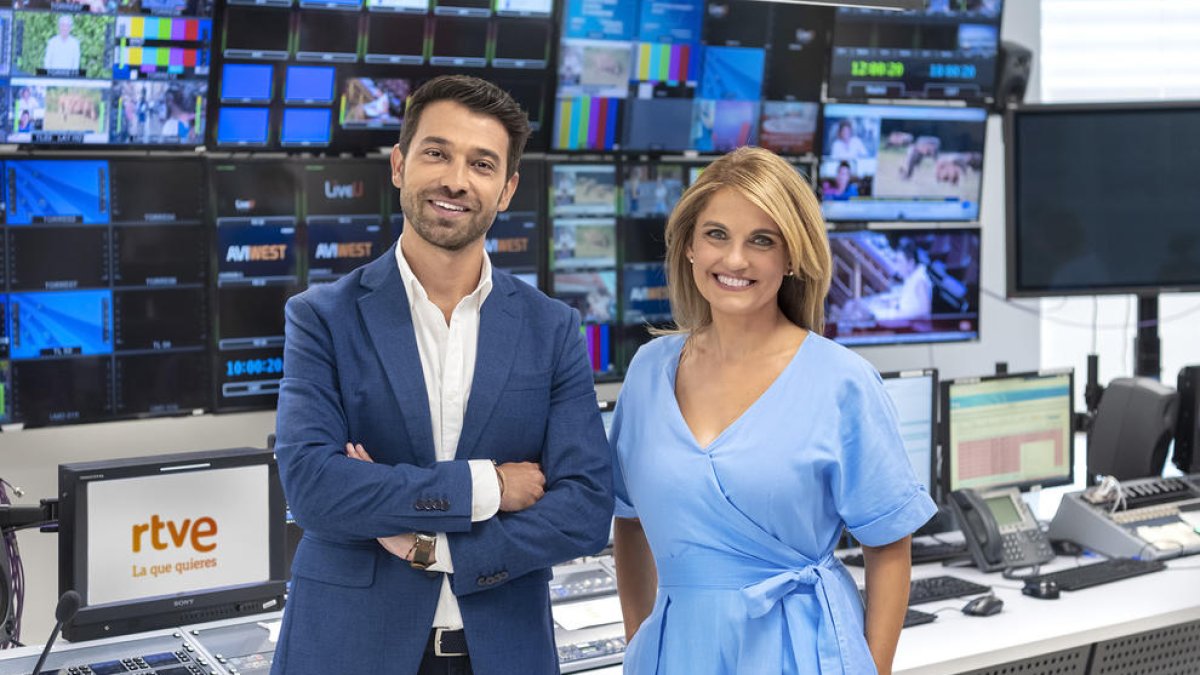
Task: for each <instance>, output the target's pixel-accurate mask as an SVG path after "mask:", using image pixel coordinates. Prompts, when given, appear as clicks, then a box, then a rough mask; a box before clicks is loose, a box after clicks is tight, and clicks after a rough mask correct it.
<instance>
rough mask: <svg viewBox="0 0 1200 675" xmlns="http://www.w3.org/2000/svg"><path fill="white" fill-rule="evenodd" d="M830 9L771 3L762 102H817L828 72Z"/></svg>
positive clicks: (831, 20)
mask: <svg viewBox="0 0 1200 675" xmlns="http://www.w3.org/2000/svg"><path fill="white" fill-rule="evenodd" d="M832 23H833V9H832V8H830V7H813V6H809V5H792V4H785V3H771V24H770V25H771V32H770V42H771V48H770V49H768V50H767V59H766V64H765V68H766V72H765V73H764V76H763V98H764V99H767V100H774V101H819V100H821V83H822V82H824V81H825V74H826V73H827V72H828V71H829V32H830V27H831V25H832Z"/></svg>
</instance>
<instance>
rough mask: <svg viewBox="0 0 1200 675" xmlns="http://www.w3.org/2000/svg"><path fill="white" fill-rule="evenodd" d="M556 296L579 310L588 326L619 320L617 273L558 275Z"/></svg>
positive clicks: (555, 277)
mask: <svg viewBox="0 0 1200 675" xmlns="http://www.w3.org/2000/svg"><path fill="white" fill-rule="evenodd" d="M554 297H555V298H557V299H559V300H562V301H563V302H565V303H567V304H568V305H570V306H571V307H573V308H575V309H576V310H578V311H579V316H580V317H581V318H582V319H583V322H584V323H585V324H588V323H605V324H607V323H615V322H616V320H617V271H616V270H615V269H606V270H593V271H588V272H555V274H554Z"/></svg>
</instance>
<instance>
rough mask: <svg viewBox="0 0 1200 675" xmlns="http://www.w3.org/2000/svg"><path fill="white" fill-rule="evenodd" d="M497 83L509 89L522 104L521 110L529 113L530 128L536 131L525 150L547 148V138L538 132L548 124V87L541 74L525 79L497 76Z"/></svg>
mask: <svg viewBox="0 0 1200 675" xmlns="http://www.w3.org/2000/svg"><path fill="white" fill-rule="evenodd" d="M495 84H496V86H498V87H500V88H501V89H503V90H505V91H507V92H508V95H509V96H512V98H513V100H514V101H516V102H517V105H519V106H521V110H524V111H525V113H526V114H527V115H529V128H530V129H532V130H533V132H534V133H533V135H532V136H530V137H529V142H528V143H527V144H526V146H525V151H526V152H532V151H537V150H545V149H546V146H545V139H544V138H543V137H542V136H541V135H540V134H538V131H540V130H541V129H542V128H543V127H544V126H546V124H545V122H544V121H545V118H546V87H545V85H544V83H543V81H542V78H541V75H540V74H539V75H537V76H536V77H534V78H532V79H525V80H509V79H504V78H497V79H496V81H495Z"/></svg>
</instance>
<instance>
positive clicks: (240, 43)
mask: <svg viewBox="0 0 1200 675" xmlns="http://www.w3.org/2000/svg"><path fill="white" fill-rule="evenodd" d="M291 39H292V29H291V14H289V13H288V11H287V10H281V9H271V8H269V7H244V6H240V5H239V6H233V5H231V6H229V7H227V8H226V9H225V43H224V44H225V52H224V53H225V58H227V59H268V60H274V61H283V60H285V59H287V57H288V54H289V43H290V42H291Z"/></svg>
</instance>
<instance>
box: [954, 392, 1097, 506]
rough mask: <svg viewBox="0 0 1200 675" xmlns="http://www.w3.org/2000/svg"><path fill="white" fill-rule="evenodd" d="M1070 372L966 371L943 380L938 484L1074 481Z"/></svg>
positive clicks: (1027, 485) (1054, 483)
mask: <svg viewBox="0 0 1200 675" xmlns="http://www.w3.org/2000/svg"><path fill="white" fill-rule="evenodd" d="M1074 383H1075V380H1074V371H1072V370H1069V369H1068V370H1044V371H1039V372H1029V373H1008V374H1003V375H991V376H986V377H964V378H958V379H953V380H945V381H943V382H942V384H941V415H940V417H939V419H940V421H941V432H940V434H941V439H942V448H943V453H942V471H941V481H940V483H941V488H942V490H943V492H944V493H949V492H951V491H953V490H960V489H963V488H976V489H989V488H996V487H1018V488H1021V489H1022V490H1028V489H1030V488H1033V487H1054V486H1058V485H1070V484H1071V483H1072V482H1074V464H1075V443H1074V433H1073V431H1072V430H1073V427H1072V422H1073V419H1074V400H1075V398H1074V394H1075V391H1074V386H1075V384H1074Z"/></svg>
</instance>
